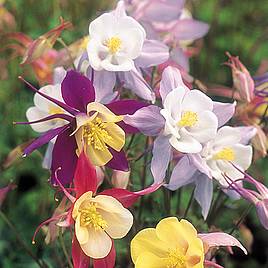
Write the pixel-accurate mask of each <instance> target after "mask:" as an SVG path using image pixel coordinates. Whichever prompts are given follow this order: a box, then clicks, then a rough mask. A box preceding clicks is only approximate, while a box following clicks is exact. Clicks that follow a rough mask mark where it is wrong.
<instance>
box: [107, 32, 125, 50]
mask: <svg viewBox="0 0 268 268" xmlns="http://www.w3.org/2000/svg"><path fill="white" fill-rule="evenodd" d="M121 44H122V41H121V39H120V38H119V37H116V36H114V37H111V38H109V39H108V40H107V41H106V42H105V45H106V46H107V47H108V48H109V52H110V53H111V54H115V53H117V52H118V51H119V49H120V48H121Z"/></svg>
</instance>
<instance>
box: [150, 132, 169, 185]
mask: <svg viewBox="0 0 268 268" xmlns="http://www.w3.org/2000/svg"><path fill="white" fill-rule="evenodd" d="M171 156H172V151H171V146H170V144H169V138H168V137H167V136H163V135H160V136H158V137H157V138H156V139H155V141H154V147H153V158H152V162H151V172H152V174H153V177H154V183H161V182H162V181H163V180H164V178H165V176H166V171H167V168H168V164H169V161H170V159H171Z"/></svg>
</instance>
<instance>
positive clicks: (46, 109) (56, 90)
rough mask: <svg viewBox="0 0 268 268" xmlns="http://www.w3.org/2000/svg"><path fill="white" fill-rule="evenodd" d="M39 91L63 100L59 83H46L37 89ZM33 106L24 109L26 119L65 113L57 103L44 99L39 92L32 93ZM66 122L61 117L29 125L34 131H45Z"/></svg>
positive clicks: (33, 119)
mask: <svg viewBox="0 0 268 268" xmlns="http://www.w3.org/2000/svg"><path fill="white" fill-rule="evenodd" d="M39 91H40V92H42V93H44V94H46V95H48V96H50V97H52V98H54V99H56V100H58V101H61V102H64V101H63V98H62V95H61V85H60V84H56V85H47V86H44V87H42V88H40V89H39ZM33 100H34V106H32V107H30V108H29V109H28V110H27V111H26V117H27V119H28V121H36V120H40V119H42V118H45V117H47V116H50V115H54V114H65V113H66V112H65V111H64V110H63V109H62V108H61V107H59V106H58V105H56V104H54V103H53V102H51V101H49V100H47V99H45V98H44V97H42V96H41V95H39V94H37V93H36V94H35V95H34V99H33ZM66 123H68V122H67V121H65V120H63V119H53V120H49V121H44V122H41V123H36V124H31V127H32V129H33V130H34V131H36V132H41V133H42V132H46V131H48V130H50V129H52V128H57V127H61V126H63V125H65V124H66Z"/></svg>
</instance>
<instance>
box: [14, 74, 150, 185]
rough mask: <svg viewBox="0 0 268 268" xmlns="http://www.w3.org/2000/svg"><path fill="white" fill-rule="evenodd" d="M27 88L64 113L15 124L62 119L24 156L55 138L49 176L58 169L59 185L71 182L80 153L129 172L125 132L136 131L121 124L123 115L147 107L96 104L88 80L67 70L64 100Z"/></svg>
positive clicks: (130, 103) (126, 102)
mask: <svg viewBox="0 0 268 268" xmlns="http://www.w3.org/2000/svg"><path fill="white" fill-rule="evenodd" d="M26 83H27V84H28V86H29V87H30V88H31V89H32V90H33V91H34V92H36V93H37V94H39V95H40V96H42V97H43V98H44V99H47V100H49V101H50V102H51V103H53V104H55V105H57V106H58V108H60V109H61V110H64V113H54V114H52V115H49V116H47V117H45V118H42V119H39V120H36V121H33V122H22V123H18V124H36V123H40V122H46V121H49V120H65V121H66V123H65V124H64V125H63V126H59V127H56V128H52V129H50V130H48V131H46V132H45V133H44V134H42V135H41V136H40V137H39V138H37V139H36V140H35V141H34V142H33V143H31V144H30V145H29V146H28V147H27V148H26V149H25V150H24V156H27V155H29V154H30V153H31V152H32V151H34V150H36V149H37V148H39V147H40V146H42V145H44V144H46V143H48V142H49V141H50V140H52V139H54V138H56V141H55V145H54V147H53V149H52V163H51V174H52V182H53V183H54V182H55V180H54V177H53V176H54V175H53V174H55V171H56V170H57V169H60V170H59V171H58V173H59V177H60V178H62V183H64V184H66V183H69V182H71V181H72V179H73V174H74V169H75V166H76V162H77V155H78V154H79V153H81V151H82V150H84V151H85V153H86V154H87V156H88V158H89V159H90V161H91V162H92V164H93V165H95V166H103V165H106V166H108V167H110V168H113V169H116V170H124V171H127V170H128V162H127V159H126V156H125V154H124V152H123V150H122V148H123V146H124V144H125V133H133V132H136V131H137V129H135V128H133V127H130V126H128V125H127V124H125V123H124V122H123V121H122V115H124V114H127V113H128V114H133V113H134V112H136V111H137V110H138V109H140V108H142V107H144V106H146V104H144V103H141V102H138V101H135V100H119V101H114V102H110V103H109V104H107V105H106V106H105V105H103V104H101V103H98V102H95V89H94V87H93V85H92V83H91V81H90V80H89V79H88V78H86V77H85V76H83V75H81V74H80V73H78V72H76V71H72V70H71V71H68V72H67V74H66V76H65V78H64V80H63V82H62V83H61V95H62V99H63V101H64V102H63V101H59V100H57V99H54V98H52V97H50V96H48V95H46V94H45V93H43V92H42V91H38V90H37V89H35V88H34V87H33V86H31V85H30V84H29V83H28V82H26Z"/></svg>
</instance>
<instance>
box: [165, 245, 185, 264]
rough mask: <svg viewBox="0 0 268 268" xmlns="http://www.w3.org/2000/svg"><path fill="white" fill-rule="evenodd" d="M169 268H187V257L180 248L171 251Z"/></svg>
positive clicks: (168, 261) (168, 262)
mask: <svg viewBox="0 0 268 268" xmlns="http://www.w3.org/2000/svg"><path fill="white" fill-rule="evenodd" d="M167 268H186V257H185V256H184V255H181V251H180V250H179V249H178V248H176V249H171V250H169V253H168V260H167Z"/></svg>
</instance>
